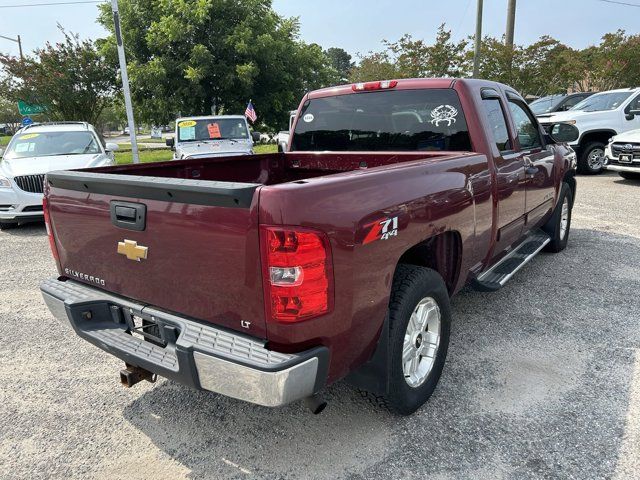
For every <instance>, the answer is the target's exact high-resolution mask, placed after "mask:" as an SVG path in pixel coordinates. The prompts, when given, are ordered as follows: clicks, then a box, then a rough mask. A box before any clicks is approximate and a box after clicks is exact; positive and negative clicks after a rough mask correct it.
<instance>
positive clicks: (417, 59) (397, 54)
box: [351, 24, 468, 82]
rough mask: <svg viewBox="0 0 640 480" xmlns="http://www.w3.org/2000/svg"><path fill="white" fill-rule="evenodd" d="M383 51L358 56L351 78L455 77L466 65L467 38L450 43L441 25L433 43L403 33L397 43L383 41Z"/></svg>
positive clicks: (462, 71)
mask: <svg viewBox="0 0 640 480" xmlns="http://www.w3.org/2000/svg"><path fill="white" fill-rule="evenodd" d="M382 44H383V45H384V47H385V48H384V50H383V51H382V52H369V54H367V55H363V56H360V64H359V65H358V66H357V67H355V68H354V69H353V70H352V75H351V80H352V81H354V82H355V81H357V82H362V81H368V80H381V79H390V78H418V77H458V76H462V75H463V74H464V73H465V71H466V68H467V62H468V59H467V57H466V52H465V49H466V47H467V44H468V41H467V40H462V41H460V42H453V41H452V40H451V31H450V30H447V29H446V28H445V25H444V24H442V25H440V27H439V28H438V31H437V33H436V40H435V42H434V43H433V45H429V44H427V43H425V42H424V41H423V40H415V39H414V38H413V37H412V36H411V35H408V34H407V35H404V36H403V37H402V38H400V39H399V40H398V41H396V42H389V41H387V40H383V41H382Z"/></svg>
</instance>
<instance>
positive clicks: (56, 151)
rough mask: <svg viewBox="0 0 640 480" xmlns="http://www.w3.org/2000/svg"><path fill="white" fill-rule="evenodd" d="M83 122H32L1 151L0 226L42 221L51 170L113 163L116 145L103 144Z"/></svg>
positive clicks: (7, 226)
mask: <svg viewBox="0 0 640 480" xmlns="http://www.w3.org/2000/svg"><path fill="white" fill-rule="evenodd" d="M100 138H101V137H100V136H99V135H98V134H97V132H96V131H95V129H94V128H93V126H91V125H89V124H88V123H83V122H60V123H43V124H34V125H29V126H27V127H24V128H22V129H20V130H18V132H17V133H16V134H15V135H14V136H13V138H12V139H11V141H10V142H9V145H7V149H6V150H5V151H4V152H2V151H1V150H0V156H1V158H0V229H2V230H4V229H6V228H10V227H13V226H16V225H18V224H19V223H24V222H29V221H34V220H42V218H43V212H42V189H43V182H44V176H45V174H46V173H48V172H50V171H53V170H69V169H75V168H89V167H102V166H108V165H113V163H114V159H113V151H114V150H117V149H118V145H116V144H114V143H113V144H112V143H107V144H103V143H102V141H101V140H100Z"/></svg>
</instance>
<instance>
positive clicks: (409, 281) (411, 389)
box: [381, 265, 451, 415]
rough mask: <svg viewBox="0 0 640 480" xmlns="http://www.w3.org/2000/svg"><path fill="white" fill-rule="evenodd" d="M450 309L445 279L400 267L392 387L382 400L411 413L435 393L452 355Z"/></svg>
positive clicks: (392, 321)
mask: <svg viewBox="0 0 640 480" xmlns="http://www.w3.org/2000/svg"><path fill="white" fill-rule="evenodd" d="M450 327H451V311H450V306H449V294H448V292H447V288H446V286H445V284H444V281H443V280H442V277H441V276H440V275H439V274H438V273H437V272H436V271H434V270H431V269H429V268H424V267H418V266H414V265H399V266H398V268H397V270H396V273H395V275H394V279H393V287H392V290H391V299H390V302H389V342H390V343H389V354H390V359H389V360H390V370H389V372H390V378H389V391H388V393H387V394H386V395H384V396H383V398H382V399H381V400H383V402H381V403H383V404H385V405H386V406H387V407H388V408H389V410H391V411H393V412H395V413H398V414H401V415H409V414H411V413H413V412H415V411H416V410H417V409H418V408H420V406H422V404H424V403H425V402H426V401H427V400H428V399H429V397H430V396H431V395H432V394H433V392H434V390H435V388H436V385H437V383H438V380H439V379H440V375H441V374H442V369H443V367H444V361H445V358H446V356H447V348H448V346H449V332H450Z"/></svg>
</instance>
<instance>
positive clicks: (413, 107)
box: [291, 89, 471, 151]
mask: <svg viewBox="0 0 640 480" xmlns="http://www.w3.org/2000/svg"><path fill="white" fill-rule="evenodd" d="M291 150H294V151H295V150H297V151H322V150H333V151H394V150H395V151H405V150H406V151H419V150H423V151H425V150H458V151H469V150H471V141H470V138H469V132H468V129H467V123H466V121H465V118H464V113H463V112H462V107H461V106H460V101H459V100H458V95H457V94H456V92H455V91H454V90H451V89H423V90H384V91H376V92H369V93H356V94H348V95H337V96H334V97H324V98H317V99H313V100H310V101H307V102H306V103H305V105H304V106H303V107H302V110H301V112H300V117H299V119H298V121H297V122H296V127H295V132H294V135H293V141H292V145H291Z"/></svg>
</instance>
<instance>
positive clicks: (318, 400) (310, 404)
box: [304, 394, 327, 415]
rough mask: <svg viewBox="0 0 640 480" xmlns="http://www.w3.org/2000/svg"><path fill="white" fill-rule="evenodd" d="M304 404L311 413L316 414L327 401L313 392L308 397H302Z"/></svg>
mask: <svg viewBox="0 0 640 480" xmlns="http://www.w3.org/2000/svg"><path fill="white" fill-rule="evenodd" d="M304 404H305V405H306V406H307V408H308V409H309V410H311V413H313V414H314V415H318V414H319V413H322V411H323V410H324V409H325V408H326V406H327V402H325V400H324V399H323V398H322V396H320V395H318V394H315V395H311V396H310V397H306V398H305V399H304Z"/></svg>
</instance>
